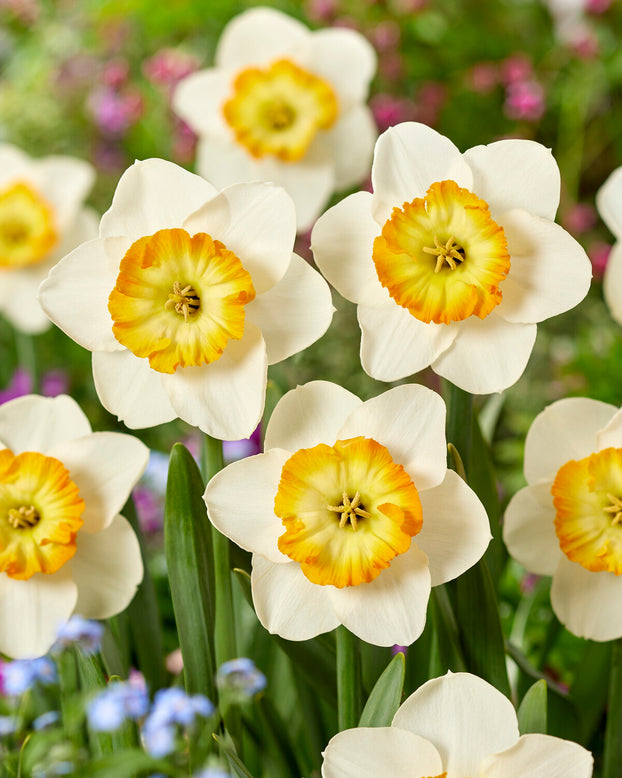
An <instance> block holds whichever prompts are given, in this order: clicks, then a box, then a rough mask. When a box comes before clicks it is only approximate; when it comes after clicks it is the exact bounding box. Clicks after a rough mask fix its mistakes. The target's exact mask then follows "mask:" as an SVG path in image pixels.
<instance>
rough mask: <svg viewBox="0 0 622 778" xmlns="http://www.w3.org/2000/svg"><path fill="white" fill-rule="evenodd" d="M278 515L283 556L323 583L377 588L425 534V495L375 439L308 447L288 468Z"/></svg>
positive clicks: (277, 505)
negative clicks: (371, 584)
mask: <svg viewBox="0 0 622 778" xmlns="http://www.w3.org/2000/svg"><path fill="white" fill-rule="evenodd" d="M274 512H275V513H276V515H277V516H278V517H279V518H280V519H281V520H282V522H283V524H284V526H285V532H284V533H283V535H281V537H280V538H279V541H278V546H279V549H280V551H281V552H282V553H283V554H286V555H287V556H288V557H290V559H293V560H295V561H296V562H300V567H301V569H302V572H303V573H304V574H305V575H306V577H307V578H308V579H309V580H310V581H312V582H313V583H316V584H322V585H325V584H330V585H332V586H337V587H338V588H342V587H344V586H357V585H358V584H360V583H368V582H369V581H373V580H374V578H376V577H377V576H378V575H379V574H380V573H381V572H382V570H384V569H385V568H386V567H388V566H389V565H390V563H391V560H392V559H394V558H395V557H396V556H397V555H398V554H403V553H404V552H405V551H408V549H409V547H410V540H411V538H412V537H413V536H414V535H416V534H417V533H418V532H419V531H420V530H421V527H422V524H423V520H422V514H421V502H420V500H419V493H418V492H417V489H416V488H415V485H414V484H413V482H412V481H411V479H410V476H409V475H408V473H407V472H406V471H405V470H404V468H403V467H402V466H401V465H398V464H396V463H395V462H394V461H393V460H392V459H391V455H390V454H389V452H388V450H387V449H386V448H385V447H384V446H382V445H381V444H380V443H377V442H376V441H375V440H373V439H370V438H363V437H357V438H350V439H348V440H338V441H337V442H336V443H335V445H334V446H327V445H326V444H324V443H321V444H320V445H318V446H314V447H313V448H302V449H300V450H298V451H297V452H296V453H295V454H293V455H292V456H291V457H290V458H289V459H288V460H287V462H285V464H284V465H283V470H282V471H281V480H280V482H279V487H278V491H277V494H276V498H275V500H274Z"/></svg>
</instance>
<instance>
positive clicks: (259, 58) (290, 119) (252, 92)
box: [173, 8, 377, 230]
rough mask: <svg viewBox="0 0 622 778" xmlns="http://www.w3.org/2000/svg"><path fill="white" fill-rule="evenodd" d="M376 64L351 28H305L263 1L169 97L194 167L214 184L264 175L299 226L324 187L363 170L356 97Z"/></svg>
mask: <svg viewBox="0 0 622 778" xmlns="http://www.w3.org/2000/svg"><path fill="white" fill-rule="evenodd" d="M375 70H376V56H375V53H374V50H373V48H372V47H371V45H370V44H369V43H368V42H367V41H366V40H365V38H363V36H362V35H360V34H359V33H357V32H354V31H353V30H346V29H336V28H334V29H328V30H319V31H317V32H311V31H310V30H309V29H308V28H307V27H305V26H304V25H303V24H301V23H300V22H298V21H296V20H295V19H292V18H291V17H289V16H286V15H285V14H282V13H280V12H279V11H275V10H273V9H271V8H253V9H251V10H249V11H246V12H245V13H242V14H240V15H239V16H237V17H236V18H235V19H233V21H231V22H230V23H229V24H228V25H227V27H226V28H225V29H224V31H223V33H222V36H221V38H220V41H219V43H218V47H217V49H216V55H215V67H213V68H208V69H207V70H202V71H200V72H198V73H194V74H192V75H191V76H188V78H186V79H185V80H183V81H182V82H181V83H180V85H179V86H178V87H177V90H176V91H175V94H174V98H173V106H174V108H175V110H176V111H177V112H178V113H179V115H180V116H181V117H182V118H183V119H184V120H185V121H186V122H188V124H189V125H190V126H191V127H192V129H193V130H194V131H195V132H196V133H197V134H198V135H199V139H200V142H199V149H198V171H199V172H200V173H201V175H203V176H205V178H207V179H208V180H209V181H212V182H213V183H214V184H215V185H216V186H218V187H223V186H227V185H228V184H233V183H237V182H241V181H273V182H275V183H277V184H280V185H281V186H283V187H284V188H285V189H286V190H287V191H288V192H289V194H290V195H291V196H292V198H293V199H294V202H295V203H296V213H297V219H298V229H299V230H304V229H307V228H309V227H310V226H311V225H312V223H313V221H314V220H315V219H316V218H317V216H318V215H319V214H320V212H321V210H322V208H323V207H324V205H325V204H326V202H327V201H328V199H329V197H330V195H331V194H332V193H333V192H334V191H335V190H339V189H346V188H348V187H350V186H353V185H355V184H358V183H360V182H361V181H362V180H363V179H364V178H365V177H366V176H367V175H368V172H369V164H370V162H371V155H372V150H373V147H374V141H375V139H376V135H377V132H376V126H375V123H374V120H373V117H372V114H371V111H370V110H369V108H368V107H367V106H366V105H365V101H366V100H367V93H368V90H369V83H370V81H371V79H372V78H373V76H374V73H375Z"/></svg>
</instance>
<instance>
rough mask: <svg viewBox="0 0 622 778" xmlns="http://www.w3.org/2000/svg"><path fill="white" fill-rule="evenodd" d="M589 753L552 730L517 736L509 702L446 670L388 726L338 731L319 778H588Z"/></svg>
mask: <svg viewBox="0 0 622 778" xmlns="http://www.w3.org/2000/svg"><path fill="white" fill-rule="evenodd" d="M593 762H594V760H593V758H592V755H591V754H590V752H589V751H587V750H586V749H585V748H583V747H582V746H579V745H577V744H576V743H573V742H571V741H570V740H562V739H561V738H558V737H552V736H551V735H539V734H530V735H523V736H522V737H521V736H520V733H519V731H518V721H517V718H516V712H515V711H514V707H513V706H512V703H511V702H510V701H509V700H508V698H507V697H505V696H504V695H503V694H501V692H500V691H498V690H497V689H495V687H494V686H491V685H490V684H489V683H487V682H486V681H484V680H482V679H481V678H478V677H477V676H475V675H471V674H470V673H455V674H453V673H448V674H447V675H445V676H442V677H441V678H433V679H432V680H431V681H427V682H426V683H424V684H423V685H422V686H420V687H419V689H417V691H416V692H415V693H414V694H411V695H410V697H409V698H408V699H407V700H406V701H405V702H404V703H403V704H402V705H401V706H400V708H399V710H398V711H397V713H396V714H395V717H394V719H393V721H392V723H391V726H390V727H375V728H368V727H360V728H358V729H347V730H345V731H343V732H340V733H339V734H338V735H335V737H333V738H332V739H331V741H330V742H329V744H328V746H327V747H326V751H325V752H324V764H323V765H322V778H376V776H379V775H383V776H385V775H386V776H391V778H465V776H473V778H517V776H524V778H590V776H591V775H592V766H593Z"/></svg>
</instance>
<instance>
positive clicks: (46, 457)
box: [0, 395, 149, 658]
mask: <svg viewBox="0 0 622 778" xmlns="http://www.w3.org/2000/svg"><path fill="white" fill-rule="evenodd" d="M148 456H149V451H148V449H147V448H146V447H145V446H144V445H143V444H142V443H141V442H140V441H139V440H137V439H136V438H133V437H131V436H130V435H123V434H121V433H117V432H95V433H93V432H92V431H91V427H90V424H89V422H88V419H87V418H86V416H85V415H84V414H83V413H82V411H81V410H80V408H79V407H78V405H77V404H76V403H75V401H74V400H72V399H71V398H70V397H67V396H66V395H60V396H59V397H55V398H53V399H49V398H44V397H37V396H35V395H28V396H26V397H20V398H18V399H16V400H11V401H10V402H8V403H5V404H4V405H3V406H2V407H1V408H0V651H1V652H2V653H3V654H7V655H8V656H11V657H18V658H24V657H35V656H39V655H41V654H44V653H45V652H46V651H47V650H48V649H49V648H50V647H51V646H52V644H53V643H54V641H55V639H56V635H57V630H58V628H59V625H61V624H63V623H65V622H67V620H68V619H69V617H70V616H71V615H72V614H74V613H77V614H80V615H81V616H84V617H85V618H87V619H107V618H109V617H110V616H114V615H115V614H117V613H119V612H120V611H122V610H123V609H124V608H125V607H126V606H127V605H128V604H129V603H130V601H131V599H132V597H133V596H134V593H135V591H136V587H137V586H138V584H139V583H140V581H141V580H142V576H143V566H142V561H141V555H140V549H139V546H138V541H137V539H136V535H135V534H134V531H133V530H132V528H131V527H130V525H129V523H128V522H127V521H126V520H125V519H124V518H123V516H121V515H119V511H120V510H121V509H122V507H123V505H124V504H125V502H126V500H127V498H128V497H129V494H130V491H131V489H132V488H133V486H134V485H135V483H136V481H137V480H138V479H139V478H140V476H141V474H142V472H143V470H144V469H145V467H146V465H147V459H148Z"/></svg>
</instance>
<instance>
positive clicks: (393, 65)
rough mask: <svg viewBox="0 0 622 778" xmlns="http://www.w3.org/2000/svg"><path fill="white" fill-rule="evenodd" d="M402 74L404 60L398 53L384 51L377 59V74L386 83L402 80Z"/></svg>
mask: <svg viewBox="0 0 622 778" xmlns="http://www.w3.org/2000/svg"><path fill="white" fill-rule="evenodd" d="M404 72H405V71H404V58H403V57H402V55H401V54H400V53H399V51H386V52H385V53H384V54H382V56H380V57H379V58H378V73H379V74H380V75H381V76H382V77H383V78H385V79H386V80H387V81H397V80H398V79H400V78H403V76H404Z"/></svg>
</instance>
